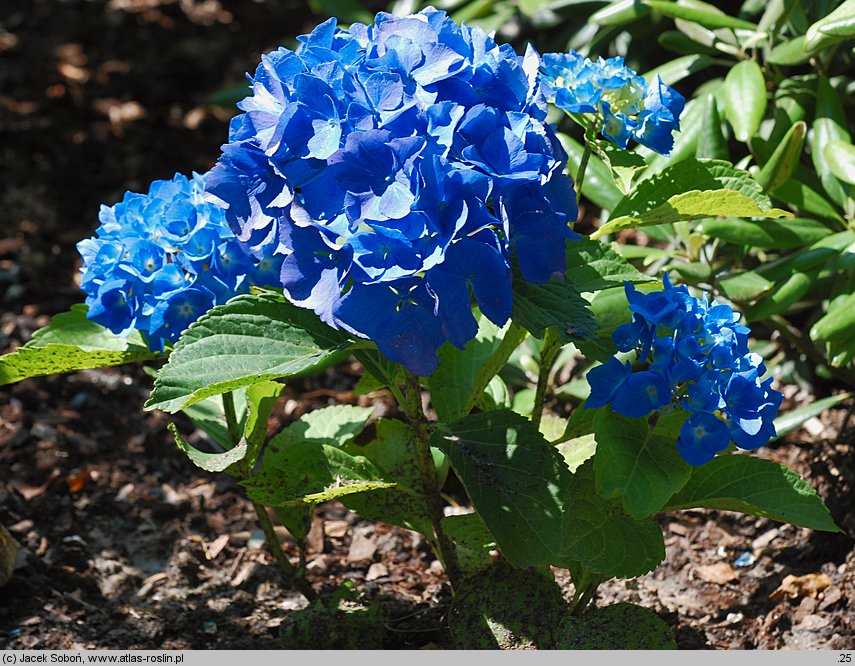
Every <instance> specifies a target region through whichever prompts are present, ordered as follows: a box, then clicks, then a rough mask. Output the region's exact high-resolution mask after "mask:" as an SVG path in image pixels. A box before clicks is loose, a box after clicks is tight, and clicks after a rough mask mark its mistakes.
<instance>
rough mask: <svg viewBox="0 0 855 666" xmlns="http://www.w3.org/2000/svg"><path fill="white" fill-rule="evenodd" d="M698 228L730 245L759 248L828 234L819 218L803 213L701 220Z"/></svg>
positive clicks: (794, 244) (798, 244) (791, 244)
mask: <svg viewBox="0 0 855 666" xmlns="http://www.w3.org/2000/svg"><path fill="white" fill-rule="evenodd" d="M699 231H701V232H702V233H703V234H704V235H706V236H710V237H711V238H718V239H720V240H723V241H725V242H727V243H732V244H734V245H747V246H749V247H754V248H758V249H763V250H785V249H791V248H797V247H804V246H806V245H809V244H811V243H815V242H816V241H818V240H820V239H821V238H825V237H826V236H830V235H831V229H829V228H828V227H827V226H826V225H824V224H823V223H822V222H818V221H817V220H812V219H810V218H806V217H795V218H792V219H790V220H785V221H783V222H779V221H777V220H742V219H739V218H733V217H730V218H724V219H720V220H715V219H713V220H704V221H703V222H702V223H701V225H700V226H699Z"/></svg>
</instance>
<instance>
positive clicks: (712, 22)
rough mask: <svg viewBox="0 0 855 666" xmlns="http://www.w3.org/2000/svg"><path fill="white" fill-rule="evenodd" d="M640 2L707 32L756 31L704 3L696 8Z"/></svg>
mask: <svg viewBox="0 0 855 666" xmlns="http://www.w3.org/2000/svg"><path fill="white" fill-rule="evenodd" d="M642 2H643V3H644V4H645V5H647V6H648V7H650V8H651V9H655V10H656V11H658V12H660V13H661V14H664V15H665V16H667V17H669V18H673V19H682V20H684V21H691V22H692V23H697V24H698V25H701V26H703V27H704V28H707V29H708V30H717V29H718V28H733V29H737V30H752V31H753V30H756V29H757V26H756V25H755V24H754V23H750V22H748V21H743V20H742V19H738V18H734V17H732V16H728V15H727V14H725V13H724V12H722V11H721V10H719V9H717V8H715V7H713V6H711V5H707V4H706V3H697V4H698V6H689V5H682V4H677V3H676V2H669V1H668V0H642Z"/></svg>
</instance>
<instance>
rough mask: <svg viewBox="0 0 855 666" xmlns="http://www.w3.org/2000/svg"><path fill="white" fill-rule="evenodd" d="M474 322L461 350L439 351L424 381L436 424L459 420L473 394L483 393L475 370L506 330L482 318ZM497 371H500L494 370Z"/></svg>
mask: <svg viewBox="0 0 855 666" xmlns="http://www.w3.org/2000/svg"><path fill="white" fill-rule="evenodd" d="M477 319H478V332H477V333H476V334H475V337H474V338H473V339H472V340H470V341H469V342H467V343H466V345H465V346H464V348H463V349H458V348H457V347H454V346H453V345H451V344H450V343H447V344H444V345H443V346H442V347H440V349H439V353H438V355H439V366H438V367H437V369H436V370H435V371H434V372H433V374H432V375H431V376H430V377H429V378H428V387H429V388H430V395H431V403H432V404H433V408H434V409H435V410H436V414H437V416H438V417H439V420H440V421H444V422H446V423H450V422H451V421H456V420H457V419H459V418H462V417H463V416H465V415H466V414H467V413H469V411H470V410H471V409H472V407H473V406H474V405H475V403H476V401H477V398H478V396H477V395H475V391H476V390H477V393H478V394H480V393H482V392H483V390H484V387H483V386H478V382H477V380H478V373H479V370H480V369H481V368H482V367H484V365H485V364H486V363H487V362H488V361H489V360H490V358H491V357H492V356H493V354H494V353H495V352H496V351H497V350H498V349H499V346H500V345H501V343H502V339H503V338H504V335H505V333H506V332H507V329H508V326H506V327H505V328H504V329H502V328H499V327H498V326H496V325H495V324H494V323H492V322H491V321H490V320H489V319H487V318H486V317H485V316H484V315H482V314H478V316H477ZM506 360H507V359H506ZM502 365H504V363H502ZM499 370H501V367H498V368H496V369H495V371H496V372H498V371H499Z"/></svg>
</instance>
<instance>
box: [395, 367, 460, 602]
mask: <svg viewBox="0 0 855 666" xmlns="http://www.w3.org/2000/svg"><path fill="white" fill-rule="evenodd" d="M404 397H405V402H404V403H402V404H401V408H402V409H403V410H404V413H405V414H406V415H407V418H408V419H409V421H410V424H411V425H412V427H413V434H414V440H415V445H416V457H417V458H418V460H417V462H418V466H419V473H420V474H421V477H422V479H421V480H422V494H423V495H424V499H425V503H426V504H427V511H428V517H429V518H430V522H431V525H432V526H433V533H434V543H435V546H436V550H437V555H439V558H440V559H441V560H442V563H443V565H444V566H445V571H446V573H447V574H448V580H449V582H450V583H451V587H452V588H456V587H457V586H458V585H459V583H460V581H461V579H462V574H461V570H460V563H459V561H458V560H457V551H456V550H455V549H454V544H453V543H452V542H451V539H449V538H448V535H447V534H446V533H445V531H444V530H443V529H442V518H443V510H442V495H441V494H440V491H441V488H440V487H439V483H438V479H437V475H436V466H435V465H434V462H433V455H431V452H430V434H431V433H430V423H429V422H428V420H427V418H426V417H425V413H424V409H423V408H422V390H421V384H420V382H419V378H418V377H417V376H416V375H414V374H412V373H410V372H407V374H406V382H405V386H404Z"/></svg>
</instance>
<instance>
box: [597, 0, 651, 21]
mask: <svg viewBox="0 0 855 666" xmlns="http://www.w3.org/2000/svg"><path fill="white" fill-rule="evenodd" d="M649 13H650V10H649V9H648V8H647V7H645V6H644V5H642V4H640V3H639V2H638V0H615V1H614V2H611V3H609V4H607V5H606V6H605V7H603V8H602V9H599V10H597V11H595V12H594V13H593V14H591V15H590V16H589V17H588V22H589V23H596V24H597V25H625V24H627V23H632V22H634V21H636V20H638V19H640V18H641V17H642V16H645V15H647V14H649Z"/></svg>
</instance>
